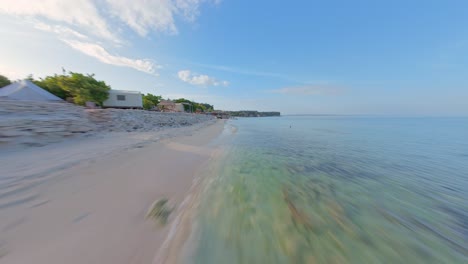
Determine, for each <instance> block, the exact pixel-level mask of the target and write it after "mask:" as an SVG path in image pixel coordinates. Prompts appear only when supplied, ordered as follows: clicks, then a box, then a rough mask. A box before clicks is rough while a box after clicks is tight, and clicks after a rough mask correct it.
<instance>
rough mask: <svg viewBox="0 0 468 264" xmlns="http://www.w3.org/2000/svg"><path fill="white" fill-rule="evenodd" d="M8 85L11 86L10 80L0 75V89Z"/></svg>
mask: <svg viewBox="0 0 468 264" xmlns="http://www.w3.org/2000/svg"><path fill="white" fill-rule="evenodd" d="M9 84H11V81H10V79H8V78H7V77H6V76H3V75H1V74H0V88H2V87H5V86H7V85H9Z"/></svg>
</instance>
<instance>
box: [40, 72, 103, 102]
mask: <svg viewBox="0 0 468 264" xmlns="http://www.w3.org/2000/svg"><path fill="white" fill-rule="evenodd" d="M33 82H34V83H35V84H36V85H38V86H39V87H41V88H43V89H45V90H47V91H49V92H50V93H52V94H54V95H56V96H58V97H60V98H62V99H69V98H71V99H72V100H73V102H74V103H75V104H78V105H84V104H85V103H86V102H88V101H90V102H95V103H96V104H97V105H101V106H102V103H103V102H104V101H105V100H106V99H107V98H108V97H109V90H110V86H109V85H107V84H106V83H105V82H104V81H98V80H96V79H95V78H94V74H86V75H85V74H82V73H75V72H69V73H68V74H62V75H57V74H55V75H53V76H47V77H45V78H41V79H40V80H33Z"/></svg>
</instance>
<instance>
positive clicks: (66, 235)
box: [0, 121, 224, 264]
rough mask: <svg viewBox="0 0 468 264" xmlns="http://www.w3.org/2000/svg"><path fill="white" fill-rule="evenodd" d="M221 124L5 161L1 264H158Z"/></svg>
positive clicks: (33, 151) (9, 156) (0, 156)
mask: <svg viewBox="0 0 468 264" xmlns="http://www.w3.org/2000/svg"><path fill="white" fill-rule="evenodd" d="M223 128H224V122H223V121H216V122H215V121H212V122H211V121H210V122H208V123H206V122H205V123H201V124H198V125H192V126H188V127H178V128H168V129H165V130H162V131H159V132H156V133H151V132H135V133H107V134H105V135H104V134H102V135H95V136H92V137H89V138H86V137H84V138H77V139H73V140H68V141H66V142H61V143H57V144H51V145H46V146H43V147H37V148H28V149H21V150H18V151H3V152H0V166H1V168H2V172H1V176H0V220H1V221H0V263H5V264H13V263H18V264H19V263H38V264H40V263H48V264H54V263H96V264H97V263H113V264H118V263H122V264H124V263H125V264H128V263H153V261H154V258H155V255H156V253H157V252H158V249H159V248H160V246H161V245H162V243H163V242H164V241H165V240H166V237H167V234H168V231H169V227H170V226H171V221H172V220H173V218H174V216H173V215H171V216H170V217H169V223H168V224H167V225H165V226H163V225H161V224H159V223H157V222H156V221H154V220H153V219H148V218H146V215H147V211H148V209H149V208H150V206H151V205H152V204H153V203H154V202H155V201H157V200H158V199H168V200H169V204H170V206H174V208H175V209H177V207H178V206H179V205H180V203H181V202H182V201H183V200H184V198H185V197H186V196H187V193H188V192H189V190H190V188H191V186H192V184H193V181H194V174H195V172H196V171H197V170H198V169H199V168H200V167H201V166H203V164H205V163H206V162H207V161H208V160H209V159H210V157H212V155H213V153H215V149H216V148H215V147H214V146H213V145H210V144H209V143H210V142H212V140H213V139H214V138H216V137H217V136H218V135H219V134H220V133H221V132H222V130H223Z"/></svg>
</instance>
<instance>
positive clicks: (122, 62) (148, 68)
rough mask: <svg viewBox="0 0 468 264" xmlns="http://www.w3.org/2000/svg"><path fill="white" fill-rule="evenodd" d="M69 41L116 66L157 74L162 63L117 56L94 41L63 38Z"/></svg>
mask: <svg viewBox="0 0 468 264" xmlns="http://www.w3.org/2000/svg"><path fill="white" fill-rule="evenodd" d="M63 41H64V42H65V43H67V44H68V45H69V46H70V47H72V48H74V49H76V50H78V51H80V52H82V53H84V54H86V55H88V56H91V57H94V58H96V59H98V60H99V61H101V62H102V63H106V64H110V65H115V66H123V67H130V68H133V69H135V70H138V71H142V72H146V73H150V74H156V69H159V68H161V66H160V65H156V64H155V63H153V62H152V61H150V60H146V59H130V58H127V57H122V56H116V55H112V54H110V53H109V52H108V51H107V50H106V49H104V48H103V47H102V46H100V45H98V44H94V43H88V42H81V41H76V40H63Z"/></svg>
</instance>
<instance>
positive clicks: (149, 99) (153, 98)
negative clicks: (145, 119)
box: [143, 93, 162, 110]
mask: <svg viewBox="0 0 468 264" xmlns="http://www.w3.org/2000/svg"><path fill="white" fill-rule="evenodd" d="M161 98H162V97H161V96H160V95H153V94H150V93H148V94H146V95H143V108H144V109H146V110H149V109H153V108H154V107H155V106H157V105H158V104H159V102H160V101H161Z"/></svg>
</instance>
